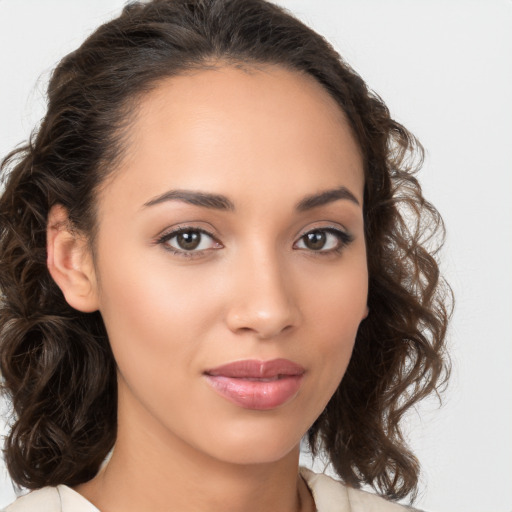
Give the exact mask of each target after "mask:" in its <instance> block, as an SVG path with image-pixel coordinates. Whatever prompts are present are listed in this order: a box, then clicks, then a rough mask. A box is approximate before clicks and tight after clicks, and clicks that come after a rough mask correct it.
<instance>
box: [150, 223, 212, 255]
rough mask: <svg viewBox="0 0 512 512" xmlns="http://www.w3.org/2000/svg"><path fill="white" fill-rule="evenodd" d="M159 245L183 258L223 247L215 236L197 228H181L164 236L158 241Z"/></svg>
mask: <svg viewBox="0 0 512 512" xmlns="http://www.w3.org/2000/svg"><path fill="white" fill-rule="evenodd" d="M158 243H160V244H163V245H164V246H165V248H166V249H167V250H170V251H172V252H173V253H175V254H180V255H183V256H191V255H192V254H191V253H200V252H202V251H207V250H209V249H218V248H220V247H222V245H221V244H220V243H219V242H218V241H217V240H215V238H214V237H213V235H211V234H210V233H207V232H206V231H204V230H202V229H197V228H179V229H177V230H175V231H172V232H170V233H166V234H165V235H163V236H162V237H161V238H159V239H158Z"/></svg>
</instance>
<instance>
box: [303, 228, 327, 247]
mask: <svg viewBox="0 0 512 512" xmlns="http://www.w3.org/2000/svg"><path fill="white" fill-rule="evenodd" d="M325 242H326V234H325V233H324V232H323V231H312V232H311V233H308V234H307V235H306V238H305V240H304V243H305V245H306V247H307V248H308V249H312V250H314V251H318V250H320V249H322V248H323V247H324V245H325Z"/></svg>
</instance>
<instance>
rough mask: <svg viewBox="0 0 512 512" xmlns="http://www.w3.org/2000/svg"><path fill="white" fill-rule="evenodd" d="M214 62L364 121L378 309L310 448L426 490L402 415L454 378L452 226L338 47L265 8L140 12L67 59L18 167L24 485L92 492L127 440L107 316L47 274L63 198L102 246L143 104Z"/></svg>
mask: <svg viewBox="0 0 512 512" xmlns="http://www.w3.org/2000/svg"><path fill="white" fill-rule="evenodd" d="M212 62H214V63H215V62H220V63H224V64H226V63H227V64H235V65H238V64H246V65H247V64H248V65H251V64H275V65H280V66H283V67H286V68H287V69H291V70H295V71H298V72H301V73H307V74H309V75H311V76H313V77H314V78H315V79H316V80H317V81H318V82H319V83H320V84H322V85H323V86H324V87H325V89H326V90H327V91H328V92H329V93H330V94H331V96H332V97H333V98H334V99H335V100H336V101H337V103H338V104H339V106H340V107H341V109H342V110H343V111H344V112H345V114H346V116H347V119H348V120H349V123H350V125H351V128H352V131H353V134H354V136H355V138H356V140H357V142H358V144H359V146H360V148H361V151H362V154H363V158H364V171H365V180H366V185H365V196H364V220H365V236H366V243H367V253H368V270H369V298H368V305H369V310H370V313H369V316H368V318H367V319H365V320H364V321H363V322H362V324H361V326H360V328H359V332H358V334H357V338H356V343H355V348H354V352H353V355H352V358H351V361H350V364H349V366H348V369H347V371H346V374H345V376H344V378H343V380H342V382H341V384H340V386H339V388H338V389H337V391H336V392H335V394H334V396H333V397H332V399H331V400H330V402H329V403H328V405H327V407H326V408H325V410H324V412H323V413H322V415H321V416H320V417H319V418H318V420H317V421H316V422H315V423H314V425H313V426H312V427H311V429H310V431H309V433H308V435H309V442H310V446H311V447H312V449H313V451H314V452H318V450H320V449H323V450H325V452H326V453H327V454H328V456H329V460H330V462H331V463H332V466H333V468H334V469H335V470H336V472H337V473H338V475H339V476H340V477H341V478H342V479H343V480H344V481H345V482H346V483H347V484H348V485H351V486H355V487H359V486H360V485H361V484H370V485H372V486H373V487H374V488H375V489H376V490H378V491H379V492H380V493H381V494H383V495H385V496H387V497H388V498H391V499H398V498H402V497H404V496H406V495H408V494H411V495H414V492H415V489H416V486H417V481H418V473H419V465H418V462H417V460H416V458H415V457H414V456H413V454H412V453H411V452H410V451H409V449H408V448H407V446H406V443H405V441H404V437H403V435H402V431H401V428H400V419H401V418H402V417H403V415H404V413H405V412H406V411H407V410H408V409H409V408H410V407H411V406H413V405H414V404H415V403H417V402H418V400H420V399H422V398H424V397H425V396H427V395H428V394H430V393H432V392H437V390H438V389H439V387H440V385H441V384H444V383H445V382H446V379H447V376H448V373H449V365H448V362H447V356H446V352H445V334H446V327H447V322H448V318H449V314H450V308H451V292H450V289H449V287H448V286H447V285H446V284H445V282H444V281H443V280H442V279H441V278H440V275H439V269H438V264H437V262H436V259H435V255H436V252H437V250H438V249H439V247H440V246H441V244H442V241H443V237H444V228H443V224H442V220H441V218H440V216H439V214H438V212H437V210H436V209H435V208H434V207H433V206H432V205H431V204H430V203H428V202H427V201H426V200H425V199H424V197H423V195H422V191H421V188H420V186H419V184H418V182H417V180H416V178H415V172H416V170H417V168H419V165H420V164H421V161H422V156H423V150H422V148H421V145H420V144H419V143H418V142H417V140H416V139H415V138H414V137H413V136H412V135H411V134H410V133H409V132H408V131H407V130H406V129H405V128H404V127H403V126H401V125H400V124H399V123H397V122H396V121H394V120H393V119H391V117H390V114H389V111H388V109H387V108H386V106H385V105H384V103H383V102H382V100H381V99H380V98H379V97H378V96H377V95H376V94H374V93H373V92H372V91H370V90H369V89H368V88H367V86H366V84H365V82H364V81H363V80H362V79H361V78H360V77H359V76H358V75H357V74H356V73H355V72H354V71H353V70H352V69H351V68H350V66H349V65H348V64H347V63H346V62H345V61H344V60H343V59H342V58H341V57H340V56H339V55H338V54H337V53H336V52H335V50H334V49H333V48H332V47H331V46H330V44H329V43H328V42H327V41H326V40H325V39H323V38H322V37H321V36H320V35H318V34H316V33H315V32H314V31H312V30H311V29H309V28H308V27H306V26H305V25H304V24H303V23H301V22H300V21H299V20H297V19H296V18H294V17H293V16H292V15H290V14H289V13H288V12H286V11H285V10H284V9H282V8H279V7H277V6H275V5H273V4H271V3H268V2H265V1H264V0H153V1H151V2H149V3H139V2H135V3H132V4H130V5H128V6H127V7H125V8H124V10H123V12H122V14H121V15H120V16H119V17H118V18H117V19H114V20H112V21H110V22H109V23H106V24H105V25H103V26H101V27H100V28H99V29H98V30H97V31H96V32H94V33H93V34H92V35H91V36H90V37H89V38H88V39H87V40H86V41H85V42H84V43H83V44H82V46H81V47H80V48H78V49H77V50H76V51H75V52H73V53H71V54H69V55H67V56H66V57H65V58H64V59H63V60H62V61H61V62H60V64H59V65H58V66H57V68H56V69H55V70H54V72H53V75H52V77H51V80H50V83H49V87H48V100H49V101H48V111H47V113H46V116H45V118H44V119H43V121H42V123H41V126H40V127H39V129H38V130H37V131H36V132H34V133H33V135H32V137H31V139H30V141H29V142H28V143H27V144H26V145H24V146H23V147H20V148H18V149H16V150H15V151H13V152H12V153H11V154H9V155H8V156H7V157H6V158H5V159H4V161H3V163H2V166H1V172H2V175H1V176H2V181H3V182H4V184H5V191H4V192H3V195H2V197H1V199H0V289H1V292H2V297H1V303H0V340H1V342H0V343H1V344H0V350H1V371H2V376H3V379H4V384H3V385H4V392H6V393H7V394H8V396H9V397H10V399H11V401H12V405H13V410H14V415H13V423H12V429H11V431H10V434H9V436H8V437H7V440H6V447H5V457H6V461H7V465H8V468H9V472H10V474H11V477H12V478H13V480H14V481H15V482H17V483H18V484H19V485H21V486H24V487H27V488H30V489H35V488H39V487H42V486H46V485H57V484H67V485H77V484H79V483H82V482H85V481H87V480H89V479H91V478H92V477H93V476H94V475H95V474H96V472H97V471H98V468H99V466H100V463H101V462H102V461H103V459H104V458H105V456H106V455H107V453H108V451H109V450H110V449H111V448H112V446H113V444H114V442H115V438H116V421H117V420H116V403H117V385H116V365H115V361H114V358H113V355H112V352H111V350H110V347H109V342H108V338H107V335H106V331H105V327H104V324H103V321H102V318H101V315H100V313H99V312H95V313H82V312H79V311H77V310H75V309H73V308H72V307H70V306H69V305H68V304H67V303H66V301H65V299H64V297H63V295H62V293H61V291H60V289H59V288H58V287H57V285H56V284H55V282H54V281H53V280H52V278H51V276H50V275H49V272H48V269H47V266H46V230H47V216H48V212H49V210H50V208H51V207H52V206H53V205H55V204H61V205H63V206H64V207H65V208H66V209H67V211H68V213H69V219H70V222H71V223H72V225H73V227H74V228H75V229H76V230H78V231H80V232H83V233H86V234H88V238H89V240H90V242H91V244H92V245H91V247H93V241H94V237H95V228H96V226H97V222H96V218H95V197H96V193H97V191H98V187H99V186H100V185H101V184H102V183H103V182H104V180H105V179H106V177H107V176H108V175H109V173H112V172H114V170H115V169H116V163H117V162H118V161H119V157H120V156H121V155H122V152H123V142H124V135H125V134H126V128H127V127H128V126H129V124H130V121H131V119H132V117H133V113H134V111H135V110H136V106H137V102H138V101H139V100H140V98H141V97H142V96H143V95H144V94H146V93H147V92H148V91H149V90H151V89H152V88H154V87H156V86H157V85H158V83H159V81H161V80H162V79H164V78H168V77H171V76H176V75H179V74H180V73H183V72H185V71H187V70H190V69H202V68H205V67H211V66H212ZM415 161H416V162H418V163H417V165H414V162H415ZM435 241H437V242H436V244H437V245H435V244H434V242H435Z"/></svg>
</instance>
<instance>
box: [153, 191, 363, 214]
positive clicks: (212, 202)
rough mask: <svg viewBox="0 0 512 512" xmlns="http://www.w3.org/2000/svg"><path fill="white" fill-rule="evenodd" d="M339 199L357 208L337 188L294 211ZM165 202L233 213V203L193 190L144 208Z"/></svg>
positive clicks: (309, 198)
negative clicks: (181, 202) (180, 202)
mask: <svg viewBox="0 0 512 512" xmlns="http://www.w3.org/2000/svg"><path fill="white" fill-rule="evenodd" d="M340 199H346V200H348V201H351V202H352V203H355V204H356V205H358V206H359V201H358V200H357V198H356V196H354V194H352V192H350V190H349V189H348V188H346V187H339V188H335V189H332V190H324V191H323V192H319V193H317V194H312V195H310V196H306V197H305V198H304V199H302V200H300V201H299V202H298V203H297V204H296V206H295V209H296V210H297V211H299V212H304V211H307V210H311V209H313V208H316V207H318V206H323V205H326V204H329V203H332V202H334V201H338V200H340ZM166 201H183V202H184V203H188V204H192V205H194V206H201V207H203V208H211V209H214V210H224V211H234V210H235V205H234V204H233V202H232V201H231V200H230V199H228V198H227V197H226V196H224V195H222V194H211V193H209V192H198V191H193V190H169V191H168V192H165V193H164V194H161V195H159V196H157V197H154V198H153V199H150V200H149V201H147V202H146V203H144V206H145V207H149V206H154V205H156V204H160V203H164V202H166Z"/></svg>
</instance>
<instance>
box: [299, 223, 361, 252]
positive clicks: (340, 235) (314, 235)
mask: <svg viewBox="0 0 512 512" xmlns="http://www.w3.org/2000/svg"><path fill="white" fill-rule="evenodd" d="M352 240H353V237H352V235H349V234H348V233H346V232H344V231H341V230H340V229H334V228H329V229H314V230H313V231H309V232H308V233H306V234H304V235H302V236H301V237H300V238H299V240H298V241H297V243H296V245H295V247H296V248H297V249H306V250H309V251H314V252H319V253H325V254H328V253H330V252H334V251H341V249H343V247H345V246H346V245H348V244H349V243H350V242H352Z"/></svg>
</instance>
